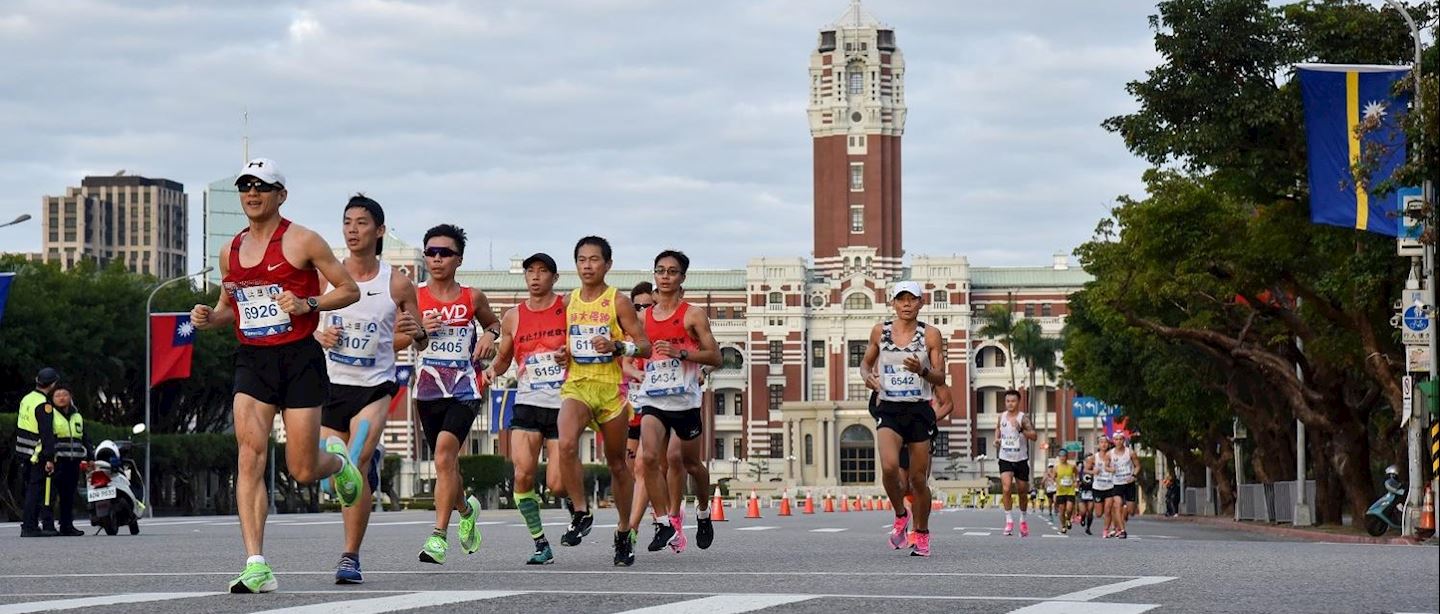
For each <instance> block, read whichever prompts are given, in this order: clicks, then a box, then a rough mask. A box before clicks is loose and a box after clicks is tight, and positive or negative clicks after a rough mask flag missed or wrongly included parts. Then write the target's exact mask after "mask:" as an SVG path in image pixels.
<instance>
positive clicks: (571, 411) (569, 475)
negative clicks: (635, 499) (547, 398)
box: [550, 399, 627, 520]
mask: <svg viewBox="0 0 1440 614" xmlns="http://www.w3.org/2000/svg"><path fill="white" fill-rule="evenodd" d="M589 423H590V408H589V407H586V406H585V403H583V402H581V401H579V400H577V399H565V400H564V401H562V402H561V404H560V420H559V427H560V442H559V448H560V450H559V452H560V453H559V454H558V455H557V456H556V457H554V458H552V459H550V466H551V467H554V468H555V469H557V470H558V472H559V474H560V479H561V481H562V482H563V483H564V484H565V492H566V493H569V498H570V505H571V506H572V507H573V508H574V510H575V511H576V512H577V513H584V512H586V511H588V510H589V509H590V506H589V503H588V500H587V499H586V493H585V473H584V471H583V470H582V469H581V467H580V435H581V434H583V433H584V432H585V427H586V425H588V424H589ZM606 439H607V440H608V439H609V436H606ZM621 520H627V519H623V518H622V519H621Z"/></svg>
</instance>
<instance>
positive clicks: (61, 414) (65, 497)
mask: <svg viewBox="0 0 1440 614" xmlns="http://www.w3.org/2000/svg"><path fill="white" fill-rule="evenodd" d="M50 404H51V405H53V406H54V407H55V413H54V416H55V422H54V424H55V474H54V476H53V478H52V479H51V482H52V485H51V488H52V493H53V494H54V497H55V499H56V500H57V502H58V506H59V508H60V511H59V512H58V514H57V515H58V516H59V520H60V534H61V535H66V536H73V537H79V536H83V535H85V532H84V531H81V530H80V529H77V528H75V490H76V488H78V487H79V481H80V463H81V461H84V460H85V458H86V456H87V454H86V451H87V450H88V449H89V446H88V445H87V443H88V440H87V439H86V438H85V419H84V418H82V417H81V416H80V408H78V407H76V406H75V400H74V398H73V397H72V396H71V394H70V387H69V386H66V385H65V384H59V385H56V386H55V389H54V390H51V391H50ZM46 511H49V508H48V507H47V508H46ZM42 524H43V526H45V527H48V526H50V523H49V522H45V521H44V519H42ZM41 530H42V531H43V530H44V529H43V528H42V529H41Z"/></svg>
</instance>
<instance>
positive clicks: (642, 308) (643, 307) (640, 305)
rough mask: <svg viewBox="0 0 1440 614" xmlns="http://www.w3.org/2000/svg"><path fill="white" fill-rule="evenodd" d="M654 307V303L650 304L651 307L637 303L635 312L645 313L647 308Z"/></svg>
mask: <svg viewBox="0 0 1440 614" xmlns="http://www.w3.org/2000/svg"><path fill="white" fill-rule="evenodd" d="M653 305H654V303H651V304H649V305H646V304H643V303H635V311H645V308H646V307H650V306H653Z"/></svg>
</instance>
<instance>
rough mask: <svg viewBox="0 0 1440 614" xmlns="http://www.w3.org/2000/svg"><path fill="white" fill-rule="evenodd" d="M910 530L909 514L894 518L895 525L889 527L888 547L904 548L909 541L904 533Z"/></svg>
mask: <svg viewBox="0 0 1440 614" xmlns="http://www.w3.org/2000/svg"><path fill="white" fill-rule="evenodd" d="M909 530H910V515H909V514H906V515H904V516H901V517H899V518H896V519H895V526H894V527H893V528H891V529H890V547H891V548H892V549H895V550H899V549H901V548H904V547H905V545H906V544H907V543H909V538H908V537H907V536H906V535H905V533H906V532H908V531H909Z"/></svg>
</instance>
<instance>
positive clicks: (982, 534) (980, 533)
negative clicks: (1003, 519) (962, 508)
mask: <svg viewBox="0 0 1440 614" xmlns="http://www.w3.org/2000/svg"><path fill="white" fill-rule="evenodd" d="M965 535H968V536H971V537H989V536H990V532H989V531H966V532H965Z"/></svg>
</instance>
